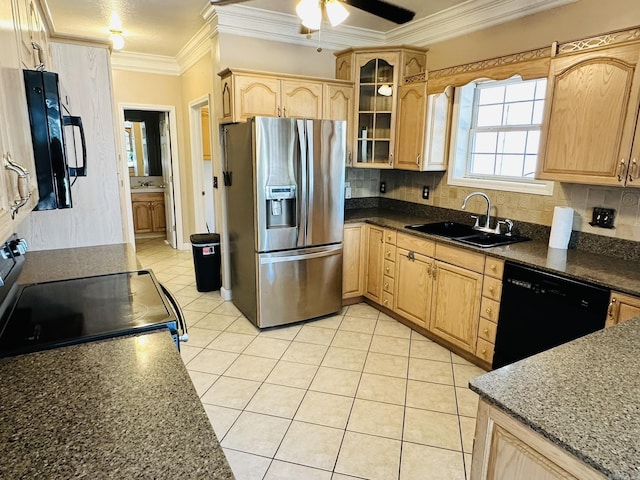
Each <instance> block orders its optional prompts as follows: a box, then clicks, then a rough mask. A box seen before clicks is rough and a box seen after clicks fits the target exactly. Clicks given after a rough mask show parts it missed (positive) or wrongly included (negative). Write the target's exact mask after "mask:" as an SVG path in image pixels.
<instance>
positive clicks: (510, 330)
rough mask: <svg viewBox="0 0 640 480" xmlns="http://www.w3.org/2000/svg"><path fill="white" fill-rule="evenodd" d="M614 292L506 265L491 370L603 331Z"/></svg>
mask: <svg viewBox="0 0 640 480" xmlns="http://www.w3.org/2000/svg"><path fill="white" fill-rule="evenodd" d="M609 296H610V290H609V289H608V288H604V287H600V286H598V285H593V284H591V283H587V282H582V281H578V280H574V279H570V278H566V277H562V276H560V275H556V274H552V273H547V272H542V271H540V270H536V269H533V268H530V267H525V266H523V265H518V264H515V263H511V262H505V266H504V275H503V277H502V300H501V302H500V316H499V317H498V328H497V332H496V343H495V353H494V356H493V368H499V367H502V366H504V365H508V364H510V363H513V362H516V361H518V360H522V359H523V358H526V357H529V356H531V355H535V354H536V353H539V352H542V351H544V350H547V349H549V348H552V347H555V346H557V345H560V344H562V343H566V342H569V341H571V340H574V339H576V338H578V337H582V336H583V335H587V334H589V333H592V332H595V331H596V330H600V329H601V328H604V324H605V320H606V316H607V307H608V305H609Z"/></svg>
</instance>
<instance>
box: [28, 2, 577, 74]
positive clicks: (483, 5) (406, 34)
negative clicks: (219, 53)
mask: <svg viewBox="0 0 640 480" xmlns="http://www.w3.org/2000/svg"><path fill="white" fill-rule="evenodd" d="M40 1H41V2H43V3H44V5H43V10H45V11H46V10H47V9H48V8H47V7H48V6H47V5H46V0H40ZM576 1H578V0H468V1H467V2H464V3H461V4H460V5H456V6H454V7H451V8H448V9H446V10H443V11H441V12H438V13H436V14H434V15H431V16H429V17H425V18H422V19H419V20H416V21H413V22H410V23H408V24H406V25H401V26H399V27H397V28H394V29H393V30H390V31H388V32H386V33H385V32H377V31H374V30H368V29H365V28H358V27H350V26H347V25H340V26H338V27H331V26H330V25H329V24H328V23H326V22H323V24H322V25H323V28H322V29H321V31H320V34H318V33H314V34H313V35H312V36H311V38H307V37H306V36H305V35H302V34H300V31H299V30H300V19H299V18H298V17H297V16H296V15H289V14H284V13H278V12H273V11H270V10H263V9H258V8H253V7H247V6H244V5H226V6H224V7H214V6H213V5H211V4H210V3H208V4H207V5H206V6H205V7H204V8H203V10H202V12H201V15H202V18H204V20H205V22H206V23H205V25H204V26H203V27H202V28H200V30H198V32H196V34H195V35H194V36H193V37H191V39H190V40H189V41H188V42H187V43H186V44H185V45H184V47H182V48H181V49H180V51H179V52H178V54H177V55H176V57H169V56H162V55H149V54H142V53H130V52H114V53H113V54H112V55H111V62H112V66H113V68H114V69H115V70H130V71H137V72H147V73H157V74H162V75H180V74H182V73H183V72H184V71H185V70H187V69H188V68H189V67H191V66H192V65H193V64H195V63H196V62H197V61H198V60H199V59H200V58H202V56H203V55H206V54H208V53H209V52H210V51H211V43H210V42H211V38H212V37H214V36H215V35H217V34H228V35H238V36H245V37H252V38H259V39H263V40H269V41H275V42H283V43H290V44H295V45H302V46H307V47H314V48H315V47H322V48H325V49H329V50H343V49H346V48H350V47H365V46H385V45H400V44H407V45H416V46H428V45H431V44H433V43H437V42H441V41H444V40H448V39H450V38H454V37H457V36H461V35H465V34H468V33H472V32H475V31H478V30H482V29H483V28H488V27H491V26H494V25H497V24H500V23H504V22H508V21H510V20H515V19H517V18H521V17H524V16H527V15H532V14H534V13H538V12H541V11H544V10H548V9H551V8H556V7H560V6H562V5H567V4H570V3H574V2H576ZM45 16H46V17H47V23H49V26H50V28H51V29H52V30H53V31H54V32H55V30H54V28H53V25H52V24H53V22H52V21H51V18H50V17H49V16H48V15H45ZM319 35H320V38H318V36H319Z"/></svg>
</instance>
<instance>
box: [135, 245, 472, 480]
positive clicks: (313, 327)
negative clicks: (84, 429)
mask: <svg viewBox="0 0 640 480" xmlns="http://www.w3.org/2000/svg"><path fill="white" fill-rule="evenodd" d="M138 258H139V260H140V262H141V264H142V266H143V267H145V268H151V269H152V270H153V271H154V273H155V275H156V277H157V278H158V280H160V281H161V282H162V283H164V284H165V285H166V286H167V287H168V288H169V289H170V290H171V291H172V292H173V293H174V294H175V296H176V297H177V299H178V301H179V303H180V304H181V306H182V308H183V311H184V313H185V316H186V319H187V323H188V326H189V336H190V340H189V342H188V343H187V344H183V345H182V357H183V359H184V362H185V364H186V366H187V370H188V371H189V374H190V375H191V378H192V380H193V384H194V386H195V388H196V390H197V392H198V394H199V395H200V398H201V400H202V403H203V405H204V408H205V410H206V412H207V414H208V415H209V418H210V419H211V423H212V425H213V428H214V430H215V433H216V435H217V437H218V439H219V440H220V443H221V445H222V447H223V449H224V452H225V454H226V456H227V458H228V460H229V463H230V465H231V468H232V469H233V471H234V474H235V476H236V478H237V479H238V480H262V479H264V480H285V479H286V480H289V479H290V480H298V479H304V480H315V479H319V480H320V479H322V480H325V479H326V480H330V479H332V480H347V479H352V480H353V479H371V480H424V479H430V480H440V479H441V480H454V479H460V480H465V479H468V478H469V469H470V462H471V449H472V445H473V434H474V429H475V415H476V409H477V401H478V400H477V396H476V395H475V394H474V393H473V392H471V391H470V390H469V389H468V388H467V383H468V381H469V379H470V378H473V377H474V376H476V375H479V374H482V373H483V370H481V369H479V368H477V367H475V366H473V365H471V364H470V363H468V362H466V361H465V360H464V359H462V358H460V357H458V356H457V355H455V354H452V353H451V352H449V351H448V350H446V349H444V348H442V347H441V346H439V345H438V344H436V343H434V342H431V341H430V340H428V339H426V338H425V337H423V336H422V335H420V334H418V333H416V332H414V331H412V330H410V329H409V328H407V327H405V326H404V325H402V324H400V323H398V322H396V321H395V320H393V319H391V318H389V317H388V316H386V315H384V314H383V313H380V312H378V311H377V310H375V309H374V308H372V307H371V306H369V305H366V304H357V305H352V306H350V307H346V308H344V309H343V311H342V312H340V313H339V314H338V315H334V316H330V317H326V318H321V319H317V320H312V321H307V322H304V323H299V324H296V325H291V326H284V327H280V328H273V329H269V330H264V331H259V330H258V329H256V328H255V327H254V326H253V325H252V324H251V323H250V322H249V321H248V320H247V319H246V318H244V316H243V315H242V314H241V313H240V312H239V311H238V310H237V309H236V308H235V307H234V305H233V304H232V303H231V302H225V301H223V300H222V298H221V297H220V294H219V292H209V293H200V292H198V291H197V289H196V287H195V277H194V273H193V260H192V256H191V252H190V251H189V252H184V251H177V250H173V249H171V248H170V247H168V246H167V245H165V244H164V242H162V241H159V240H147V241H144V242H140V243H138Z"/></svg>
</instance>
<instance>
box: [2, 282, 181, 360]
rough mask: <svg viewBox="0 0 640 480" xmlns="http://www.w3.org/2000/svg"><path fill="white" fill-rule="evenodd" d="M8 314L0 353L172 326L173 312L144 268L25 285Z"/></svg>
mask: <svg viewBox="0 0 640 480" xmlns="http://www.w3.org/2000/svg"><path fill="white" fill-rule="evenodd" d="M7 312H8V313H7V314H6V315H5V318H3V320H2V323H0V329H1V330H0V357H6V356H10V355H16V354H20V353H27V352H34V351H38V350H45V349H49V348H55V347H59V346H63V345H70V344H74V343H82V342H87V341H91V340H98V339H102V338H109V337H114V336H119V335H127V334H133V333H139V332H142V331H147V330H154V329H159V328H169V329H170V330H171V329H174V328H176V327H175V325H176V324H175V322H176V317H175V314H174V312H173V310H172V309H171V308H170V307H169V306H168V304H167V303H166V299H165V297H164V295H162V294H161V292H160V287H159V284H158V283H157V281H156V280H155V278H154V277H153V274H152V273H151V272H150V271H146V270H141V271H136V272H126V273H116V274H111V275H101V276H96V277H84V278H78V279H73V280H61V281H56V282H47V283H37V284H32V285H25V286H22V287H20V288H19V289H18V291H17V293H16V295H15V300H14V303H13V306H12V307H10V308H9V309H8V310H7Z"/></svg>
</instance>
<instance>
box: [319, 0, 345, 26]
mask: <svg viewBox="0 0 640 480" xmlns="http://www.w3.org/2000/svg"><path fill="white" fill-rule="evenodd" d="M324 8H325V10H326V12H327V17H329V22H331V26H332V27H335V26H337V25H340V24H341V23H342V22H344V21H345V20H346V19H347V17H348V16H349V11H348V10H347V9H346V8H344V5H342V3H341V2H339V1H338V0H327V2H326V3H325V4H324Z"/></svg>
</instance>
